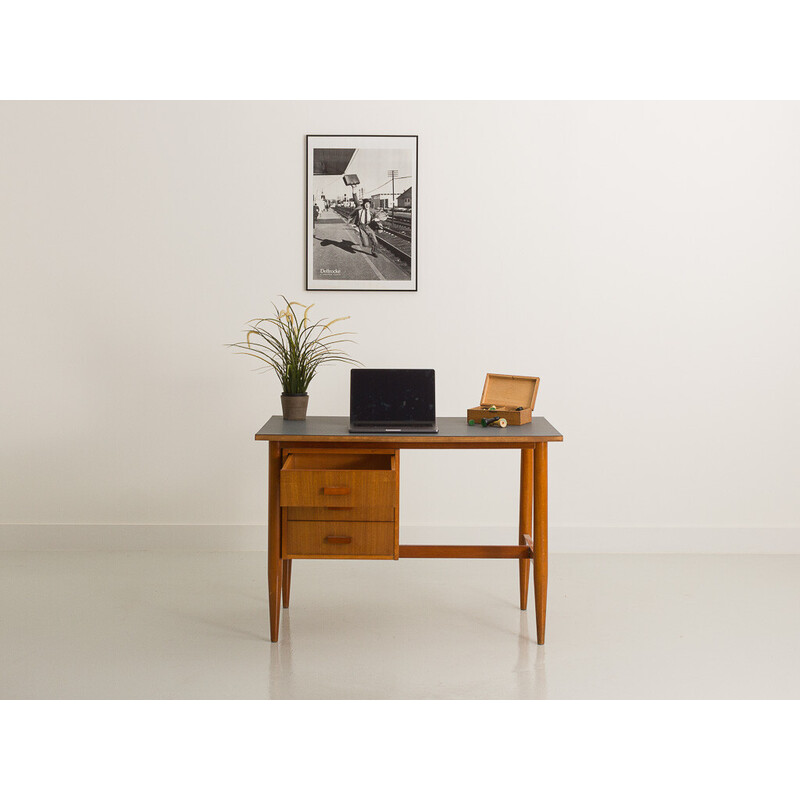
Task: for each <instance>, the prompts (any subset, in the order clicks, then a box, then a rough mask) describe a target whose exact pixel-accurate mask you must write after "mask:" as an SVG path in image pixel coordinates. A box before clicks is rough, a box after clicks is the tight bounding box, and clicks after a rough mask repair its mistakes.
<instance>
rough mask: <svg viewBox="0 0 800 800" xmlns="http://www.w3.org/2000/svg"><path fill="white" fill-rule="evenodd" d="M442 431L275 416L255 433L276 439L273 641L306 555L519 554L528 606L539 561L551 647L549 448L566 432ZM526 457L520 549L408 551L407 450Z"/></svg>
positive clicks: (538, 426) (270, 563)
mask: <svg viewBox="0 0 800 800" xmlns="http://www.w3.org/2000/svg"><path fill="white" fill-rule="evenodd" d="M437 422H438V425H439V433H438V434H433V435H413V436H412V435H399V434H377V435H376V434H369V435H357V434H351V433H348V427H349V419H348V418H347V417H309V418H308V419H306V420H304V421H302V422H290V421H286V420H284V419H283V418H282V417H272V418H271V419H270V420H269V421H268V422H267V423H266V424H265V425H264V426H263V427H262V428H261V430H260V431H259V432H258V433H257V434H256V440H257V441H268V442H269V512H268V533H269V536H268V546H267V582H268V587H269V624H270V638H271V640H272V641H273V642H277V641H278V630H279V626H280V606H281V598H282V599H283V607H284V608H288V607H289V589H290V583H291V576H292V561H293V560H294V559H297V558H330V559H336V558H374V559H377V558H394V559H397V558H514V559H518V560H519V604H520V608H521V609H522V610H523V611H524V610H525V609H526V608H527V606H528V582H529V576H530V561H531V559H532V560H533V593H534V601H535V604H536V635H537V641H538V643H539V644H544V629H545V616H546V611H547V444H548V442H560V441H562V440H563V437H562V435H561V434H560V433H559V432H558V431H557V430H556V429H555V428H554V427H553V426H552V425H551V424H550V423H549V422H548V421H547V420H546V419H545V418H544V417H534V418H533V421H532V422H531V423H530V424H527V425H518V426H513V427H512V426H509V427H507V428H493V427H491V428H482V427H480V426H470V425H467V423H466V421H465V420H464V418H463V417H440V418H439V419H438V420H437ZM411 449H413V450H439V449H457V450H460V449H479V450H497V449H506V450H507V449H512V450H519V451H520V481H519V485H520V489H519V542H518V544H516V545H401V544H400V543H399V502H398V498H399V485H400V483H399V482H400V451H401V450H411Z"/></svg>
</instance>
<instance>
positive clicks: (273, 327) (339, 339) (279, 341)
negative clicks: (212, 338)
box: [227, 295, 361, 395]
mask: <svg viewBox="0 0 800 800" xmlns="http://www.w3.org/2000/svg"><path fill="white" fill-rule="evenodd" d="M281 298H282V299H283V301H284V303H286V308H285V309H283V310H282V311H281V310H280V309H279V308H278V306H277V305H275V304H274V303H273V304H272V307H273V308H274V309H275V316H273V317H263V318H259V319H251V320H250V321H249V322H248V323H247V326H248V327H247V330H246V331H245V334H246V336H245V339H244V341H241V342H234V343H232V344H229V345H227V346H228V347H232V348H234V350H235V352H236V353H237V354H239V355H246V356H252V357H253V358H257V359H259V360H260V361H262V362H264V364H266V366H265V367H262V370H263V371H267V370H270V369H271V370H273V371H274V372H275V374H276V375H277V376H278V380H280V382H281V386H282V387H283V392H284V394H287V395H302V394H306V393H307V391H308V385H309V384H310V383H311V380H312V379H313V377H314V375H316V373H317V370H318V369H319V368H320V367H321V366H322V365H323V364H326V363H328V362H330V361H341V362H343V363H345V364H360V363H361V362H360V361H356V360H355V359H354V358H351V357H350V356H348V355H347V353H346V352H345V351H344V350H342V349H341V347H340V346H341V345H343V344H348V343H350V344H355V341H354V340H353V339H347V338H343V337H347V336H352V335H353V332H352V331H336V332H334V331H332V330H331V328H332V326H333V325H335V324H336V323H337V322H343V321H344V320H346V319H350V317H349V316H348V317H337V318H336V319H332V320H330V321H329V320H328V318H327V317H325V318H323V319H319V320H317V321H312V320H310V319H309V316H308V312H309V311H311V309H312V307H313V306H314V303H311V304H310V305H306V304H304V303H299V302H297V301H296V300H294V301H292V302H289V301H288V300H287V299H286V298H285V297H284V296H283V295H281ZM296 306H297V307H299V308H302V309H305V311H304V312H303V315H302V316H299V314H298V312H297V311H296V310H295V307H296Z"/></svg>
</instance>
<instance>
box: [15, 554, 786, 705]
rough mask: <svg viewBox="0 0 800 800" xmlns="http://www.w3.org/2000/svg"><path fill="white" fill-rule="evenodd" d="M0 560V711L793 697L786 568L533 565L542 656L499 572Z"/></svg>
mask: <svg viewBox="0 0 800 800" xmlns="http://www.w3.org/2000/svg"><path fill="white" fill-rule="evenodd" d="M265 561H266V559H265V554H264V553H259V552H253V553H242V552H239V553H141V552H126V553H109V552H106V553H76V552H61V553H56V552H49V553H46V552H38V553H16V552H15V553H8V552H6V553H0V609H2V612H0V697H2V698H5V699H8V698H198V699H202V698H317V699H325V698H430V699H434V698H465V699H470V698H475V699H481V698H520V699H526V698H529V699H546V698H575V699H588V698H609V699H613V698H634V699H638V698H641V699H646V698H689V699H691V698H730V699H735V698H794V699H797V698H800V624H799V623H800V556H751V555H741V556H711V555H695V556H689V555H646V556H645V555H553V556H551V562H550V593H549V609H548V625H547V644H546V645H545V646H543V647H539V646H538V645H537V644H536V637H535V619H534V616H533V600H532V598H531V609H530V610H529V611H528V612H520V610H519V608H518V607H517V600H518V589H517V565H516V563H515V562H505V561H471V560H468V561H435V560H419V561H415V560H411V559H409V560H406V561H400V562H353V561H350V562H348V561H340V562H336V563H331V562H319V561H302V562H301V561H298V562H295V564H294V570H293V575H292V598H291V601H292V602H291V608H290V609H289V610H288V611H284V612H283V620H282V628H281V639H280V642H279V643H278V644H275V645H273V644H270V642H269V641H268V640H267V639H268V635H267V604H266V599H265V598H266V580H265Z"/></svg>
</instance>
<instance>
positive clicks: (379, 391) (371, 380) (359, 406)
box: [350, 369, 436, 425]
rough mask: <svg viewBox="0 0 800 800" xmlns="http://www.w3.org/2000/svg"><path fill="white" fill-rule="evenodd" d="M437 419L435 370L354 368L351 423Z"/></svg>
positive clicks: (430, 421) (415, 421) (381, 423)
mask: <svg viewBox="0 0 800 800" xmlns="http://www.w3.org/2000/svg"><path fill="white" fill-rule="evenodd" d="M435 421H436V389H435V381H434V371H433V370H432V369H352V370H350V422H351V424H367V425H384V424H385V425H403V424H406V425H407V424H409V423H410V424H423V423H433V422H435Z"/></svg>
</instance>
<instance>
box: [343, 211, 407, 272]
mask: <svg viewBox="0 0 800 800" xmlns="http://www.w3.org/2000/svg"><path fill="white" fill-rule="evenodd" d="M336 211H337V212H338V213H339V214H340V215H341V216H342V217H343V218H344V219H345V220H347V219H349V216H350V213H349V210H348V209H342V208H338V207H337V208H336ZM380 224H381V227H382V229H383V230H376V231H374V233H375V238H376V239H377V240H378V241H379V242H380V243H381V244H382V245H383V246H384V247H385V248H386V249H387V250H389V252H391V253H392V254H393V255H394V256H396V257H397V258H399V259H401V260H402V261H404V262H405V263H407V264H410V263H411V219H410V218H409V219H408V220H405V219H403V218H402V217H394V218H392V219H386V220H381V223H380Z"/></svg>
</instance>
